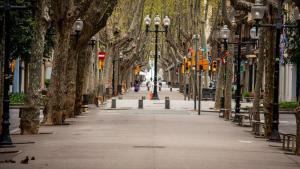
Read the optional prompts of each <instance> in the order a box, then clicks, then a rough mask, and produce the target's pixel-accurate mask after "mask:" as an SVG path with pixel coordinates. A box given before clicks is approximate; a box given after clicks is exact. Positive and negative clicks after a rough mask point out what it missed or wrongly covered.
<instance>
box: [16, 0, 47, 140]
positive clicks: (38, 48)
mask: <svg viewBox="0 0 300 169" xmlns="http://www.w3.org/2000/svg"><path fill="white" fill-rule="evenodd" d="M48 7H49V1H45V0H37V1H36V12H35V14H36V15H35V27H34V30H35V33H34V34H33V41H32V44H31V45H32V47H31V57H30V59H29V81H30V83H29V85H28V91H27V98H26V105H30V108H28V109H25V110H24V112H23V113H22V114H21V121H20V129H21V134H37V133H38V129H39V122H40V120H39V114H40V108H39V106H40V103H41V92H40V81H41V65H42V61H43V56H44V46H45V36H46V32H47V29H48V25H49V22H50V17H49V8H48Z"/></svg>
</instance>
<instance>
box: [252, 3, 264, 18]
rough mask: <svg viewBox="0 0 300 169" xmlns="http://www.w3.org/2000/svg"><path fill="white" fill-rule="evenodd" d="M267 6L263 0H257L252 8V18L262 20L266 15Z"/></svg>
mask: <svg viewBox="0 0 300 169" xmlns="http://www.w3.org/2000/svg"><path fill="white" fill-rule="evenodd" d="M265 11H266V7H265V6H264V5H263V4H262V0H255V4H254V5H253V6H252V8H251V16H252V19H254V20H257V21H260V20H262V19H263V17H264V15H265Z"/></svg>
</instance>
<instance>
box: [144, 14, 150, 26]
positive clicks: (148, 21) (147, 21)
mask: <svg viewBox="0 0 300 169" xmlns="http://www.w3.org/2000/svg"><path fill="white" fill-rule="evenodd" d="M144 22H145V24H146V26H150V24H151V18H150V16H149V15H147V16H146V17H145V19H144Z"/></svg>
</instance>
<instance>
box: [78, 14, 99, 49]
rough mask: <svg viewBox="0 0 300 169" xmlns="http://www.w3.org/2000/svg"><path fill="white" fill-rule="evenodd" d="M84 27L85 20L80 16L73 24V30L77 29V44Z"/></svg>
mask: <svg viewBox="0 0 300 169" xmlns="http://www.w3.org/2000/svg"><path fill="white" fill-rule="evenodd" d="M82 29H83V20H81V19H80V18H78V19H77V20H76V21H75V23H74V26H73V30H75V37H76V44H77V43H78V40H79V36H80V33H81V31H82ZM95 38H96V37H95ZM95 41H96V40H95Z"/></svg>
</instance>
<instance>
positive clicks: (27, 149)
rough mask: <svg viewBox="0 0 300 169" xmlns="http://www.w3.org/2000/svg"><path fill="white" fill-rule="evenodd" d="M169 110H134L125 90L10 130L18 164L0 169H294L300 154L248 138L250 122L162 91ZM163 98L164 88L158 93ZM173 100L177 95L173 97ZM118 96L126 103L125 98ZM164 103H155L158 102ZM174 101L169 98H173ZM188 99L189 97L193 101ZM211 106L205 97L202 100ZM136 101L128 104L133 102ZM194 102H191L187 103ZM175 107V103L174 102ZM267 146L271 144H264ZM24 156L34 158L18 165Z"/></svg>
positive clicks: (152, 106)
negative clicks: (46, 121) (35, 130)
mask: <svg viewBox="0 0 300 169" xmlns="http://www.w3.org/2000/svg"><path fill="white" fill-rule="evenodd" d="M165 92H166V95H169V97H171V99H172V98H177V97H178V100H177V101H178V102H177V103H176V102H174V101H172V100H171V108H172V107H173V108H172V109H170V110H165V109H164V108H163V107H164V105H161V104H155V103H154V102H152V103H151V101H149V100H148V107H147V106H146V105H145V109H143V110H139V109H137V108H136V107H137V101H136V100H137V99H138V98H140V96H141V95H142V92H141V93H140V95H138V96H137V95H135V94H136V93H133V92H128V93H127V94H125V95H124V96H123V100H120V101H118V102H117V107H118V105H119V107H123V109H121V108H117V109H116V110H112V109H110V108H109V107H110V101H108V102H107V104H106V105H105V106H104V107H101V108H96V107H95V106H93V105H90V108H89V111H88V112H86V113H83V114H82V115H81V116H78V117H76V118H74V119H69V120H68V122H69V123H70V125H66V126H43V127H41V133H43V134H39V135H35V136H22V135H12V138H13V140H14V141H15V142H16V143H20V142H31V141H32V142H35V143H33V144H16V147H15V148H11V149H0V151H5V150H20V151H21V152H20V153H19V154H10V155H7V154H6V155H3V154H0V156H2V158H0V160H1V159H3V158H5V157H6V158H8V156H12V159H13V160H14V161H16V163H0V168H1V169H299V168H300V157H297V156H293V155H287V154H285V153H284V152H283V151H282V150H281V149H280V147H274V146H280V144H277V143H269V142H266V141H265V140H264V139H258V138H254V137H253V135H251V133H250V132H249V131H250V129H249V128H243V127H238V126H236V125H234V124H232V123H231V122H229V121H224V120H223V119H221V118H218V114H216V113H211V112H203V113H202V114H201V116H198V115H195V112H193V110H192V109H193V107H189V106H190V105H189V104H190V103H189V102H188V103H186V105H183V106H182V107H183V108H180V107H181V106H180V105H178V104H179V103H183V102H184V101H182V100H180V97H181V99H183V97H182V96H181V95H180V94H179V93H178V92H173V94H170V93H168V92H167V91H165ZM160 96H163V93H160ZM174 100H175V99H174ZM123 102H124V103H123ZM160 102H162V101H156V103H160ZM173 102H174V103H173ZM191 103H192V102H191ZM203 104H204V105H203V106H207V107H208V108H209V106H210V104H211V103H203ZM133 105H134V106H136V107H132V106H133ZM191 105H193V104H191ZM177 107H179V108H177ZM270 145H272V146H270ZM26 156H29V157H30V158H31V157H32V156H34V157H35V160H29V164H20V161H21V160H23V159H24V158H25V157H26Z"/></svg>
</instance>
